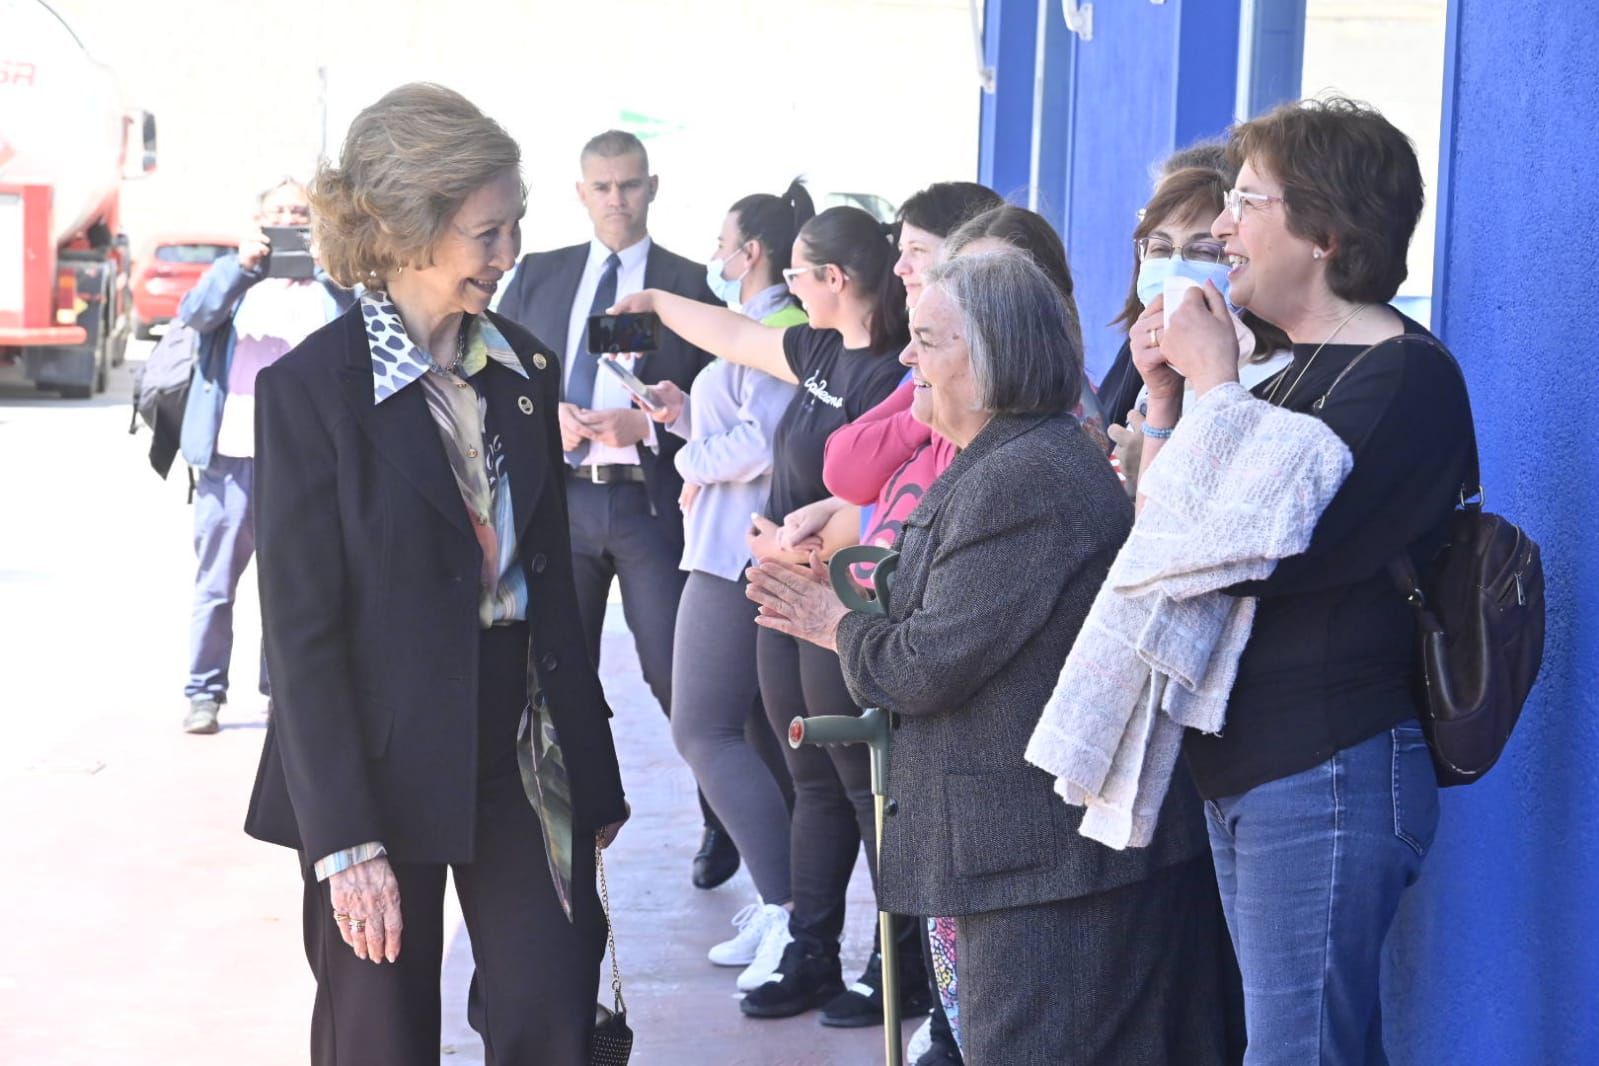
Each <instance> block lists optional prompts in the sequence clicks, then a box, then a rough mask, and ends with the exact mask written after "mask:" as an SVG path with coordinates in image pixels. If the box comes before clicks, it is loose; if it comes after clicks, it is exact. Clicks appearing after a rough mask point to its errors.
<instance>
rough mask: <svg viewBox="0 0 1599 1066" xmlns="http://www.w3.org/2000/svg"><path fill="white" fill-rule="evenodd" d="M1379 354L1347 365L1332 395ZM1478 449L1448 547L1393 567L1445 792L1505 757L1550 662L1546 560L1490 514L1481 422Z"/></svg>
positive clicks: (1424, 719) (1424, 722) (1426, 728)
mask: <svg viewBox="0 0 1599 1066" xmlns="http://www.w3.org/2000/svg"><path fill="white" fill-rule="evenodd" d="M1406 339H1415V340H1420V341H1423V342H1425V343H1427V344H1428V345H1429V346H1430V347H1432V348H1433V349H1434V350H1436V351H1437V352H1438V353H1439V354H1441V355H1442V356H1443V357H1444V358H1446V359H1448V360H1449V364H1450V365H1451V366H1453V367H1454V368H1455V372H1456V373H1457V374H1460V375H1461V381H1462V383H1464V381H1465V374H1464V373H1463V372H1462V371H1461V369H1460V364H1459V363H1457V362H1456V361H1455V358H1454V356H1453V355H1451V354H1450V353H1449V351H1448V350H1447V349H1446V348H1444V347H1443V345H1441V344H1439V343H1438V342H1437V341H1436V340H1434V339H1433V338H1432V337H1429V336H1424V335H1420V334H1410V335H1408V336H1407V338H1406ZM1375 347H1377V345H1373V346H1372V348H1375ZM1372 348H1368V349H1366V350H1365V351H1364V352H1361V353H1360V354H1359V355H1358V356H1356V357H1355V358H1354V359H1353V360H1352V361H1351V362H1350V364H1349V365H1348V366H1347V367H1345V368H1344V370H1343V373H1341V374H1339V375H1338V377H1337V379H1336V380H1334V381H1333V383H1332V386H1331V387H1329V388H1328V390H1327V393H1328V394H1331V392H1332V390H1333V389H1335V388H1337V387H1338V382H1339V381H1342V380H1343V379H1344V376H1345V375H1346V374H1348V373H1349V372H1350V371H1351V370H1353V369H1354V368H1355V366H1356V365H1357V364H1359V362H1360V361H1361V360H1362V359H1364V358H1365V357H1366V356H1367V355H1369V354H1370V353H1371V351H1372ZM1326 399H1327V396H1326V395H1323V396H1322V398H1321V399H1320V400H1318V401H1316V405H1315V409H1316V410H1318V411H1319V410H1320V409H1321V405H1322V404H1323V403H1324V402H1326ZM1470 445H1471V465H1470V467H1469V468H1468V469H1467V471H1466V481H1465V483H1464V484H1463V485H1461V487H1460V491H1459V496H1458V500H1459V503H1458V506H1457V508H1456V510H1455V512H1454V513H1453V514H1451V515H1450V516H1449V521H1448V524H1447V527H1446V535H1445V537H1444V542H1443V544H1442V546H1441V547H1439V548H1438V550H1437V551H1436V552H1434V553H1433V555H1432V557H1431V558H1429V559H1427V560H1425V561H1424V563H1423V566H1422V567H1421V569H1420V570H1418V569H1417V567H1416V564H1415V562H1414V561H1413V560H1412V559H1411V557H1410V554H1409V553H1408V552H1402V553H1400V555H1399V557H1398V558H1397V559H1394V560H1392V561H1391V562H1389V564H1388V567H1387V570H1388V574H1389V577H1390V578H1391V579H1392V580H1393V582H1394V584H1395V586H1396V587H1397V588H1398V590H1399V592H1400V594H1401V595H1403V596H1404V597H1405V599H1406V601H1407V602H1409V603H1410V604H1411V606H1412V607H1414V608H1415V610H1416V621H1417V638H1418V641H1419V644H1420V649H1419V652H1418V664H1417V674H1418V676H1417V678H1416V688H1417V690H1418V692H1419V694H1420V695H1421V702H1422V714H1421V727H1422V730H1423V732H1425V733H1426V735H1427V746H1428V747H1429V748H1430V749H1431V750H1432V763H1433V770H1434V772H1435V773H1436V774H1437V777H1438V784H1440V785H1442V786H1445V787H1447V786H1450V785H1469V784H1470V783H1472V782H1473V781H1476V780H1479V779H1480V778H1481V777H1482V775H1483V774H1485V773H1487V772H1488V771H1489V769H1491V768H1492V767H1493V765H1494V763H1496V762H1498V761H1499V755H1500V753H1501V752H1503V751H1504V749H1505V744H1506V742H1507V741H1509V740H1510V732H1511V730H1513V729H1515V727H1516V721H1517V719H1519V718H1520V717H1521V708H1522V706H1523V705H1524V704H1525V703H1526V701H1527V695H1528V694H1529V693H1530V692H1531V691H1532V686H1533V684H1534V683H1535V682H1536V681H1537V680H1538V669H1539V667H1540V666H1541V665H1542V664H1543V643H1544V581H1543V558H1542V555H1541V554H1540V552H1539V550H1538V545H1537V543H1535V542H1534V541H1533V539H1532V538H1531V537H1529V536H1527V534H1526V533H1525V532H1524V531H1523V530H1521V529H1520V528H1518V527H1517V526H1515V525H1514V524H1512V523H1511V522H1509V521H1507V520H1506V519H1504V518H1502V517H1500V516H1499V515H1495V514H1490V513H1488V512H1487V511H1485V510H1483V501H1484V499H1485V494H1484V492H1483V488H1482V475H1481V471H1480V465H1479V457H1478V454H1477V435H1476V429H1475V425H1474V424H1473V428H1472V431H1471V440H1470Z"/></svg>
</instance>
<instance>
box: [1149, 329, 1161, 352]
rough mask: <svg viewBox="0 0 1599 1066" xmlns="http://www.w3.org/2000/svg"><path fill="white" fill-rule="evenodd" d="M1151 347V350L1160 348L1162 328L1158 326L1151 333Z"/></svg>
mask: <svg viewBox="0 0 1599 1066" xmlns="http://www.w3.org/2000/svg"><path fill="white" fill-rule="evenodd" d="M1149 346H1150V347H1151V348H1159V347H1160V327H1159V326H1156V327H1155V328H1154V329H1152V330H1150V331H1149Z"/></svg>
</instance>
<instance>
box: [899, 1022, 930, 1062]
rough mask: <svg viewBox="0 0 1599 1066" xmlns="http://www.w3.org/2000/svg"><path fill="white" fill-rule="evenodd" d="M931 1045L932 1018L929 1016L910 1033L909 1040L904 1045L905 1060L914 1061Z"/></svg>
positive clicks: (925, 1052)
mask: <svg viewBox="0 0 1599 1066" xmlns="http://www.w3.org/2000/svg"><path fill="white" fill-rule="evenodd" d="M932 1046H933V1019H931V1018H929V1019H927V1020H926V1021H925V1022H923V1023H922V1024H921V1026H920V1027H919V1028H917V1030H916V1032H915V1033H913V1034H911V1042H910V1043H909V1044H907V1045H905V1061H906V1062H915V1061H916V1060H917V1059H919V1058H921V1057H922V1056H923V1055H925V1054H927V1052H928V1050H929V1049H931V1048H932Z"/></svg>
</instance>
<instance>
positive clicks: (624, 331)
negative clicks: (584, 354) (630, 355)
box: [589, 311, 661, 355]
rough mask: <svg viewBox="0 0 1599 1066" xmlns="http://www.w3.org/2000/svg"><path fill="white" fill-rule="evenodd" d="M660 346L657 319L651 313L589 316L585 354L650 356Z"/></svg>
mask: <svg viewBox="0 0 1599 1066" xmlns="http://www.w3.org/2000/svg"><path fill="white" fill-rule="evenodd" d="M660 346H661V319H660V316H659V315H657V314H656V313H655V312H654V311H645V312H642V313H639V314H632V315H590V316H589V351H590V352H592V353H593V354H595V355H604V354H605V353H607V352H653V351H655V350H656V349H657V348H659V347H660Z"/></svg>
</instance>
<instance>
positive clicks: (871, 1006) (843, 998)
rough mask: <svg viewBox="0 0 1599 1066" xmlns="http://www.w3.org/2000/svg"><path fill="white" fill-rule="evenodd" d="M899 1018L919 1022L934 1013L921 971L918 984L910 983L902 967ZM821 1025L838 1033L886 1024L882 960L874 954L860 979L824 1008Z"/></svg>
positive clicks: (915, 981)
mask: <svg viewBox="0 0 1599 1066" xmlns="http://www.w3.org/2000/svg"><path fill="white" fill-rule="evenodd" d="M900 970H901V973H900V979H899V1016H900V1020H901V1021H904V1020H905V1019H907V1018H919V1017H921V1016H922V1015H924V1014H926V1013H927V1012H928V1011H930V1010H932V1009H933V993H932V990H931V989H929V988H928V987H927V976H926V974H925V973H921V971H920V970H919V969H918V971H917V973H918V976H919V978H920V979H919V980H916V979H908V978H909V977H910V975H908V974H906V973H904V970H905V967H903V966H901V967H900ZM821 1022H822V1024H823V1025H830V1026H832V1027H833V1028H835V1029H861V1028H865V1027H866V1026H869V1025H882V1024H883V956H882V955H880V954H878V953H877V952H875V951H874V952H872V958H871V961H870V962H868V963H867V964H866V970H865V972H864V973H862V974H861V979H860V980H859V981H856V982H855V983H854V984H852V985H850V986H849V987H848V988H846V989H845V990H844V991H842V992H840V993H839V994H838V995H837V996H835V997H833V999H832V1001H831V1002H829V1003H828V1004H827V1005H826V1006H825V1007H823V1008H822V1017H821Z"/></svg>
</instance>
